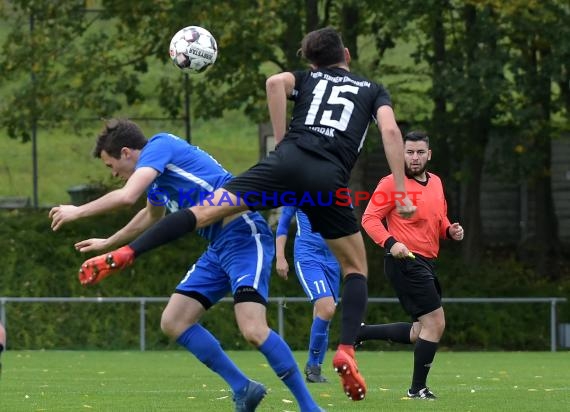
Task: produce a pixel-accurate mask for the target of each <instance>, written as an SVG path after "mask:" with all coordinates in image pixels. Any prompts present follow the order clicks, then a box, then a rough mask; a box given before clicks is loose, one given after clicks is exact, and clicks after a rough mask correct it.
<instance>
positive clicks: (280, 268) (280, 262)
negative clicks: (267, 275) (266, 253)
mask: <svg viewBox="0 0 570 412" xmlns="http://www.w3.org/2000/svg"><path fill="white" fill-rule="evenodd" d="M275 270H276V271H277V274H278V275H279V277H280V278H282V279H285V280H287V279H288V278H289V275H288V273H289V262H287V259H285V257H283V256H281V257H277V258H275Z"/></svg>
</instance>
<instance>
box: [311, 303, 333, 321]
mask: <svg viewBox="0 0 570 412" xmlns="http://www.w3.org/2000/svg"><path fill="white" fill-rule="evenodd" d="M315 309H316V310H315V314H316V315H317V316H318V317H319V318H321V319H322V320H331V319H332V318H333V316H334V314H335V311H336V306H335V304H334V301H333V302H323V303H320V302H318V303H317V304H315Z"/></svg>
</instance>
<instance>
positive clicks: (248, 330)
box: [240, 322, 269, 348]
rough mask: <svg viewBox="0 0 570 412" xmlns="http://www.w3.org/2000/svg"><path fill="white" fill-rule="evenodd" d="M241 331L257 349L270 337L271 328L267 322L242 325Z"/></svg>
mask: <svg viewBox="0 0 570 412" xmlns="http://www.w3.org/2000/svg"><path fill="white" fill-rule="evenodd" d="M240 331H241V334H242V335H243V337H244V338H245V340H247V341H248V342H249V343H251V344H252V345H253V346H255V347H256V348H257V347H259V346H261V345H262V344H263V342H265V340H266V339H267V336H268V335H269V327H268V326H267V324H265V322H251V323H249V324H248V325H240Z"/></svg>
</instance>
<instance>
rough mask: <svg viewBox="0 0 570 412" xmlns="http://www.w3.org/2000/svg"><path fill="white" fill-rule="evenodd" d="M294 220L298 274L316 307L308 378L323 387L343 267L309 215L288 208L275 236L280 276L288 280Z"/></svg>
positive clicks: (276, 261) (306, 375)
mask: <svg viewBox="0 0 570 412" xmlns="http://www.w3.org/2000/svg"><path fill="white" fill-rule="evenodd" d="M293 216H295V218H296V220H297V231H296V235H295V244H294V252H293V253H294V263H295V273H297V277H298V278H299V282H301V285H302V286H303V290H304V291H305V294H306V295H307V297H308V298H309V300H310V301H311V302H312V303H313V324H312V326H311V336H310V338H309V358H308V360H307V364H306V365H305V377H306V380H307V382H312V383H323V382H327V379H326V378H325V377H324V376H322V374H321V369H322V368H321V365H322V364H323V360H324V358H325V355H326V352H327V349H328V342H329V325H330V322H331V320H332V317H333V316H334V313H335V310H336V304H337V301H338V297H339V287H340V278H341V276H340V265H339V264H338V261H337V260H336V258H335V257H334V254H333V253H332V252H331V251H330V249H329V247H328V246H327V243H326V242H325V240H324V239H323V238H322V236H321V235H319V234H318V233H315V232H313V231H312V229H311V223H310V222H309V218H308V217H307V215H305V214H304V213H303V211H302V210H300V209H298V208H296V207H293V206H284V207H283V208H282V211H281V216H280V217H279V223H278V225H277V233H276V234H275V268H276V270H277V274H278V275H279V276H281V277H282V278H284V279H287V274H288V272H289V263H288V262H287V258H286V257H285V245H286V244H287V236H288V234H289V225H290V224H291V220H292V219H293Z"/></svg>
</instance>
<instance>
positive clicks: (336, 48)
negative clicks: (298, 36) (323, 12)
mask: <svg viewBox="0 0 570 412" xmlns="http://www.w3.org/2000/svg"><path fill="white" fill-rule="evenodd" d="M301 55H302V56H303V57H304V58H306V59H307V60H309V62H310V63H311V64H313V65H315V66H317V67H326V66H331V65H333V64H337V63H345V56H344V44H343V42H342V38H341V36H340V33H339V32H337V31H336V30H335V29H334V28H332V27H325V28H324V29H319V30H315V31H312V32H310V33H308V34H307V35H306V36H305V37H304V38H303V40H302V41H301Z"/></svg>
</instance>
